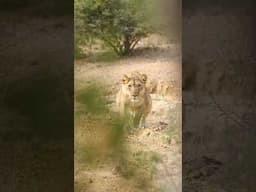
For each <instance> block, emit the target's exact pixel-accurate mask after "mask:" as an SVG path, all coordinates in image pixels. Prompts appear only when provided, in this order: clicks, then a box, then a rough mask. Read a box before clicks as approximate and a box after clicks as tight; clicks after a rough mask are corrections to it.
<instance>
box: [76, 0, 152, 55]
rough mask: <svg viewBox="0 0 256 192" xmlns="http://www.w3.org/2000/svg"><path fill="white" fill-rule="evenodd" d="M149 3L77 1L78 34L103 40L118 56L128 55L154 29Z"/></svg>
mask: <svg viewBox="0 0 256 192" xmlns="http://www.w3.org/2000/svg"><path fill="white" fill-rule="evenodd" d="M146 2H147V3H146ZM150 5H151V4H150V3H149V1H146V0H75V12H76V13H75V14H76V15H75V20H76V21H75V22H76V30H78V31H77V32H76V34H77V33H80V34H83V35H85V36H88V37H91V38H96V39H100V40H102V41H103V42H104V44H105V45H107V46H108V47H110V48H112V49H113V50H114V51H115V53H117V54H118V55H127V54H129V53H130V52H131V51H132V50H133V49H134V48H135V46H136V44H137V43H138V42H139V40H140V39H141V38H143V37H145V36H146V35H147V34H149V33H150V32H151V31H152V30H153V27H152V25H151V24H150V22H149V14H150V11H149V10H150V9H149V7H150ZM77 37H79V35H78V36H77Z"/></svg>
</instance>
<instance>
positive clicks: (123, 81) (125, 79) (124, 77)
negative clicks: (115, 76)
mask: <svg viewBox="0 0 256 192" xmlns="http://www.w3.org/2000/svg"><path fill="white" fill-rule="evenodd" d="M129 80H130V78H129V77H128V76H127V75H124V76H123V79H122V83H123V84H126V83H128V82H129Z"/></svg>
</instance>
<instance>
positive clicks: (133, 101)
mask: <svg viewBox="0 0 256 192" xmlns="http://www.w3.org/2000/svg"><path fill="white" fill-rule="evenodd" d="M146 82H147V75H145V74H141V73H139V72H133V73H131V74H130V75H124V76H123V78H122V82H121V88H120V90H119V91H118V93H117V97H116V104H117V108H118V109H119V112H120V114H121V115H122V116H125V117H126V118H127V119H128V123H129V127H140V128H145V119H146V117H147V115H148V114H149V113H150V111H151V108H152V100H151V97H150V94H149V93H148V91H147V89H146Z"/></svg>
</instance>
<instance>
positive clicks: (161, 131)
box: [75, 46, 181, 192]
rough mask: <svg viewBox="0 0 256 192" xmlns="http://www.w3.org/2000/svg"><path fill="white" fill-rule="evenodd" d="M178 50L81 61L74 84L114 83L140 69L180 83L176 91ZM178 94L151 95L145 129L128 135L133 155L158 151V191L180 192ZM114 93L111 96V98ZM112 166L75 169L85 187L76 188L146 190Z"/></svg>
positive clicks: (93, 191) (90, 191)
mask: <svg viewBox="0 0 256 192" xmlns="http://www.w3.org/2000/svg"><path fill="white" fill-rule="evenodd" d="M170 53H172V54H170ZM177 53H178V51H177V47H176V46H170V47H169V48H168V49H161V50H157V51H153V52H147V53H144V54H142V55H137V56H133V57H129V58H126V59H122V60H117V61H114V62H112V63H107V62H105V63H88V62H86V61H84V60H80V61H77V62H76V64H75V84H76V85H75V87H76V89H79V88H82V87H84V86H85V85H86V84H87V83H89V82H90V81H91V80H92V79H98V80H100V81H103V82H105V83H106V85H107V86H113V82H114V84H115V83H116V82H117V81H118V80H119V79H120V78H121V77H122V75H123V74H125V73H129V72H131V71H135V70H137V71H141V72H143V73H146V74H147V75H148V77H149V79H159V80H164V81H169V80H171V81H174V82H177V83H176V87H175V89H173V92H177V90H179V87H177V86H178V85H179V83H178V82H179V77H180V76H179V65H178V64H179V57H178V54H177ZM174 55H176V56H174ZM178 95H179V94H177V93H174V94H173V95H172V96H171V97H164V96H160V95H157V94H152V100H153V108H152V112H151V113H150V115H149V117H148V119H147V120H146V128H145V129H141V130H136V131H134V132H133V133H132V134H130V135H129V136H128V138H127V143H128V146H129V148H130V149H131V150H132V151H133V153H134V154H136V153H142V152H143V153H152V154H157V156H158V158H159V161H157V162H156V163H155V168H156V171H155V172H154V174H153V185H154V186H157V188H158V189H159V190H158V191H166V192H167V191H168V192H179V191H181V139H180V138H179V134H178V133H177V130H181V100H180V98H179V96H178ZM114 96H115V95H114V94H112V95H111V97H112V99H114ZM112 106H113V104H112ZM113 110H114V108H113ZM173 130H176V132H175V131H173ZM171 131H172V132H171ZM170 132H171V134H170ZM113 168H114V167H109V166H107V165H105V164H104V163H102V165H100V166H99V167H97V168H96V169H90V168H86V169H83V168H81V169H80V168H78V169H77V170H76V172H75V181H76V183H81V182H83V183H84V187H83V185H81V184H77V186H79V187H77V188H76V191H81V192H82V191H88V192H107V191H110V192H137V191H143V190H140V189H139V188H138V187H136V185H135V186H134V185H132V184H131V180H129V179H125V178H123V177H122V176H119V175H118V174H115V173H113ZM83 178H90V179H89V180H88V179H87V180H84V179H83ZM130 184H131V185H130ZM85 186H86V187H85ZM160 189H161V190H160ZM152 191H157V190H155V189H154V190H153V189H152Z"/></svg>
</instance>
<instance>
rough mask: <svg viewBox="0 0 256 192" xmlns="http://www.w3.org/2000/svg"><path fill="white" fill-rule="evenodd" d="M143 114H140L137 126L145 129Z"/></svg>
mask: <svg viewBox="0 0 256 192" xmlns="http://www.w3.org/2000/svg"><path fill="white" fill-rule="evenodd" d="M145 119H146V117H145V115H142V116H141V118H140V123H139V128H142V129H145Z"/></svg>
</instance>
